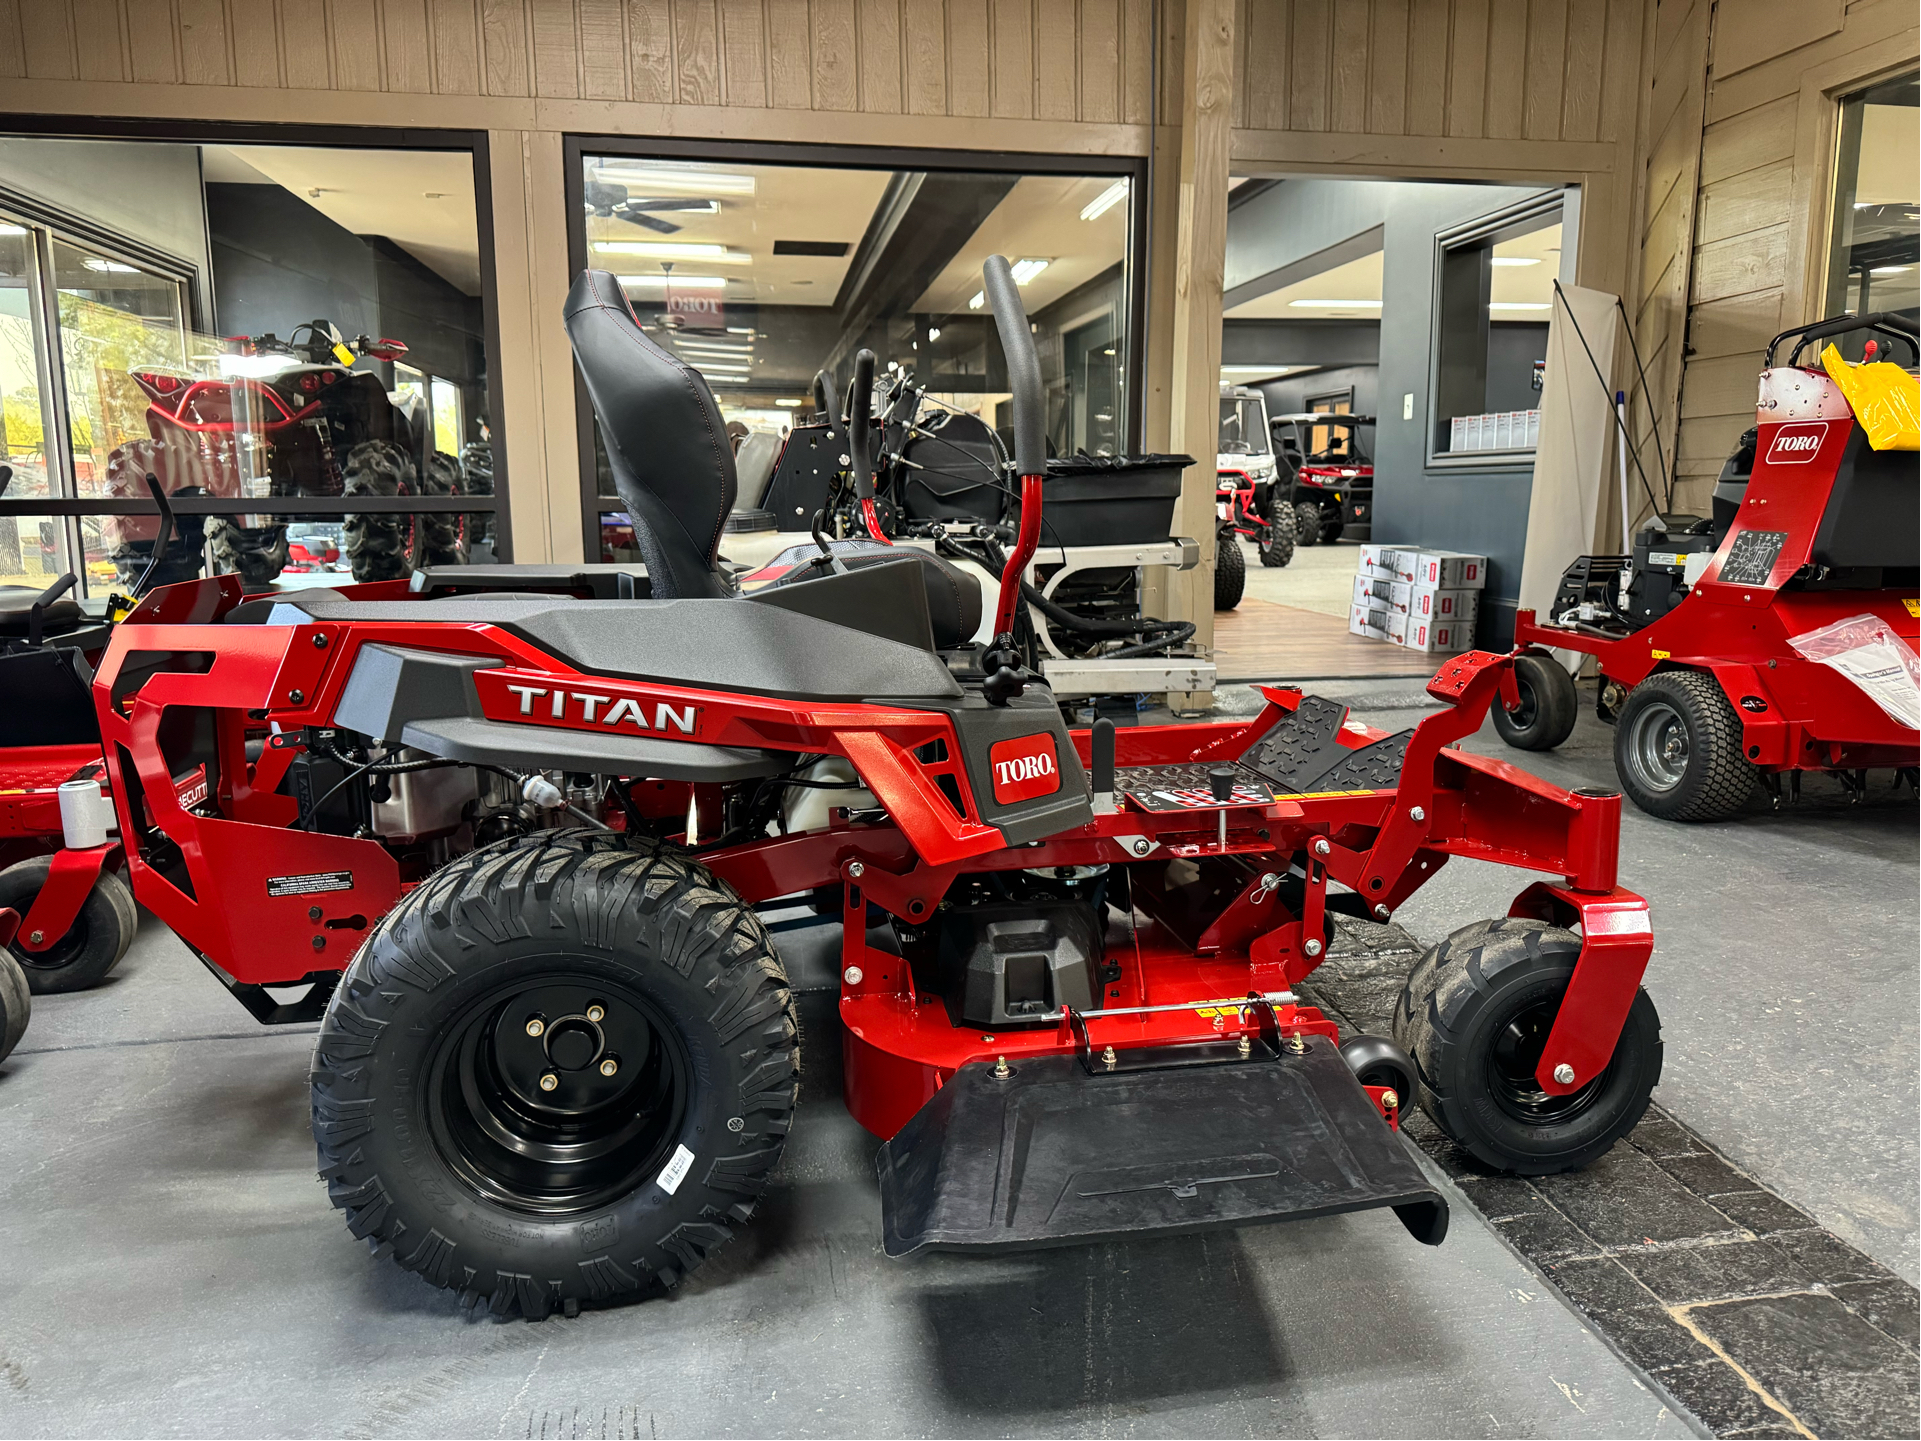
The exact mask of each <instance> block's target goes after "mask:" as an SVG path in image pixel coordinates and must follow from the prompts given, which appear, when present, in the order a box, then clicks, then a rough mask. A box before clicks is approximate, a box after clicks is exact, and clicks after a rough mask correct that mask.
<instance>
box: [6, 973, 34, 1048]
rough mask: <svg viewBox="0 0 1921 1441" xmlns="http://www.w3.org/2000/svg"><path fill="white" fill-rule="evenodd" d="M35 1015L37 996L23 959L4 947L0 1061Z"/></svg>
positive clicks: (24, 1031) (17, 1042) (16, 1042)
mask: <svg viewBox="0 0 1921 1441" xmlns="http://www.w3.org/2000/svg"><path fill="white" fill-rule="evenodd" d="M32 1015H33V996H32V994H31V993H30V992H29V991H28V990H27V977H26V973H25V972H24V971H22V970H21V969H20V964H19V962H17V961H15V960H14V958H13V957H12V956H10V955H8V954H7V953H6V952H5V951H0V1061H4V1060H6V1058H7V1057H8V1055H9V1054H11V1053H12V1051H13V1048H14V1047H15V1046H17V1045H19V1044H20V1038H21V1037H22V1036H24V1035H26V1033H27V1021H28V1019H29V1018H30V1017H31V1016H32Z"/></svg>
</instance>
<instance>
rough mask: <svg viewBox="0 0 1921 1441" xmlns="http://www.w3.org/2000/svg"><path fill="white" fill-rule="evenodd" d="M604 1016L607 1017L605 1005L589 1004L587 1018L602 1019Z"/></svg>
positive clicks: (591, 1019)
mask: <svg viewBox="0 0 1921 1441" xmlns="http://www.w3.org/2000/svg"><path fill="white" fill-rule="evenodd" d="M606 1018H607V1008H606V1007H605V1006H589V1007H588V1008H587V1019H588V1020H590V1021H603V1020H605V1019H606Z"/></svg>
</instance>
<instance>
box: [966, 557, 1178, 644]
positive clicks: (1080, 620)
mask: <svg viewBox="0 0 1921 1441" xmlns="http://www.w3.org/2000/svg"><path fill="white" fill-rule="evenodd" d="M980 542H981V548H982V550H984V551H985V552H986V555H987V558H988V561H989V562H990V566H989V568H990V569H991V570H1004V569H1005V568H1006V566H1007V557H1006V554H1005V552H1003V551H1002V550H1001V548H1000V546H999V545H998V544H997V543H996V542H995V541H994V540H993V538H992V537H990V536H982V537H980ZM946 544H948V545H949V546H950V547H952V548H953V549H954V550H955V551H956V552H957V553H958V554H960V555H966V554H967V552H966V551H965V550H962V549H961V548H960V547H959V546H955V545H953V542H951V541H949V542H946ZM936 548H937V549H938V547H936ZM969 559H975V557H969ZM1021 599H1022V600H1024V601H1026V602H1027V603H1028V604H1029V605H1031V606H1033V607H1034V608H1035V609H1036V610H1038V611H1039V612H1040V613H1041V614H1042V615H1044V616H1046V617H1047V618H1048V619H1049V620H1051V621H1053V622H1054V624H1056V625H1058V626H1062V627H1064V628H1066V629H1067V630H1071V631H1073V632H1075V633H1076V634H1078V635H1085V636H1124V635H1138V636H1141V637H1143V639H1142V640H1140V641H1138V642H1136V643H1135V644H1134V645H1128V646H1122V647H1120V648H1119V649H1118V650H1111V651H1103V652H1102V653H1101V655H1100V657H1099V658H1100V659H1103V660H1126V659H1130V658H1133V657H1136V656H1144V655H1154V654H1156V653H1157V652H1160V651H1164V650H1167V649H1169V648H1170V647H1173V646H1177V645H1180V644H1182V643H1183V642H1184V641H1186V640H1188V639H1189V638H1190V637H1192V636H1193V634H1194V630H1195V627H1194V623H1193V622H1192V621H1185V620H1155V619H1154V618H1153V617H1151V616H1141V617H1140V618H1139V619H1138V620H1101V619H1099V618H1098V617H1094V616H1084V615H1075V614H1074V612H1073V611H1071V610H1068V609H1066V608H1064V607H1063V606H1061V605H1059V604H1057V603H1056V602H1054V601H1053V600H1052V599H1050V598H1049V597H1047V596H1046V595H1043V594H1042V593H1041V592H1040V590H1038V589H1037V588H1036V587H1034V586H1032V585H1030V584H1029V583H1028V582H1026V581H1025V580H1023V581H1022V582H1021Z"/></svg>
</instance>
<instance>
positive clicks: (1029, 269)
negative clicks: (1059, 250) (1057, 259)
mask: <svg viewBox="0 0 1921 1441" xmlns="http://www.w3.org/2000/svg"><path fill="white" fill-rule="evenodd" d="M1053 263H1054V262H1053V261H1051V260H1034V259H1027V260H1016V261H1015V262H1014V263H1013V265H1012V266H1010V267H1009V269H1011V270H1012V271H1013V273H1014V284H1016V285H1025V284H1027V282H1028V281H1030V280H1032V279H1033V278H1034V277H1035V276H1036V275H1039V274H1040V273H1041V272H1042V271H1043V270H1045V269H1047V267H1048V266H1050V265H1052V264H1053Z"/></svg>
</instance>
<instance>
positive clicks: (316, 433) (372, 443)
mask: <svg viewBox="0 0 1921 1441" xmlns="http://www.w3.org/2000/svg"><path fill="white" fill-rule="evenodd" d="M303 336H304V337H305V338H304V339H302V337H303ZM233 343H234V345H235V347H236V348H237V351H238V353H237V354H236V355H234V356H232V357H230V358H229V359H228V360H227V361H226V362H225V363H226V365H227V367H228V370H229V371H230V372H231V373H223V374H222V375H220V376H218V377H213V378H200V379H196V378H194V377H192V376H182V375H175V374H172V373H170V372H167V371H161V370H137V371H134V372H133V379H134V382H135V384H137V385H138V386H139V387H140V388H141V390H142V391H143V392H145V394H146V396H147V399H148V401H149V405H148V407H147V429H148V431H149V432H150V433H151V438H150V439H148V440H137V441H132V442H130V443H128V444H126V445H123V446H121V447H119V448H118V449H116V450H115V451H114V452H113V454H112V455H110V456H109V457H108V458H107V492H108V494H110V495H116V496H121V495H124V496H138V495H144V494H145V493H146V492H145V481H146V477H147V476H149V475H152V476H154V477H156V478H157V479H158V480H159V482H160V486H161V489H162V490H163V491H164V492H166V493H167V494H168V495H211V496H220V497H227V498H238V497H243V496H259V497H265V496H303V495H306V496H327V497H333V496H353V495H369V496H392V495H456V494H460V493H461V492H462V490H463V486H462V483H461V482H462V476H461V466H460V462H459V461H458V460H456V459H455V458H454V457H453V456H450V455H446V454H443V453H440V452H438V451H436V450H435V449H434V444H433V427H432V420H431V417H430V416H429V415H428V414H427V410H426V405H425V402H424V401H423V400H422V399H421V398H420V397H419V396H418V395H401V394H398V393H390V392H389V391H388V390H387V389H386V387H385V386H384V385H382V384H381V381H380V377H379V376H377V375H374V374H372V373H370V372H368V371H364V370H354V369H352V368H351V367H352V365H353V363H354V361H355V360H356V359H357V358H359V357H361V356H371V357H373V358H374V359H377V360H386V361H392V360H397V359H399V358H400V357H401V356H402V355H405V354H406V352H407V347H406V346H405V345H404V344H402V343H401V342H400V341H398V340H370V339H369V338H368V337H366V336H364V335H363V336H361V337H359V338H358V339H357V340H354V341H352V342H348V341H347V340H345V339H344V338H343V337H342V336H341V335H340V334H339V332H338V331H337V330H336V329H335V328H334V327H333V326H332V325H330V324H329V323H328V322H326V321H324V320H316V321H313V322H311V323H309V324H306V325H303V326H300V327H299V328H298V329H296V330H295V331H294V332H293V335H292V338H291V339H288V340H281V339H279V338H278V337H277V336H274V335H272V334H271V333H270V334H266V335H260V336H255V337H253V338H251V339H247V338H240V339H238V340H236V341H235V342H233ZM236 365H237V366H238V369H235V368H234V367H235V366H236ZM248 519H251V518H250V517H231V518H229V517H224V516H223V517H218V518H215V519H213V520H212V521H211V522H208V521H204V520H202V519H201V518H198V517H193V518H189V519H188V520H187V521H186V523H185V524H184V525H183V526H182V527H181V530H180V532H179V533H178V535H177V538H176V540H175V543H174V545H173V546H172V547H170V548H169V550H168V552H167V554H166V555H165V556H163V557H162V562H161V564H162V569H161V571H160V572H159V574H158V577H157V582H156V583H158V584H171V583H174V582H176V581H180V580H188V579H191V578H193V577H194V576H197V575H199V574H200V569H201V547H202V545H203V543H204V542H206V541H211V543H212V548H213V554H214V558H215V560H216V561H217V562H219V564H220V565H221V567H222V569H224V570H228V571H231V572H234V573H235V574H238V575H239V576H240V577H241V579H242V581H243V582H244V583H245V584H246V585H247V586H249V587H250V588H254V589H258V588H260V587H263V586H265V585H267V584H269V583H270V582H272V580H273V578H274V577H275V576H277V575H279V574H280V573H281V571H282V570H283V569H285V568H286V567H287V566H288V563H289V561H290V560H291V558H292V557H291V553H290V548H289V545H288V541H287V520H288V519H289V518H288V517H280V518H278V519H267V520H266V523H264V524H260V525H249V524H246V523H245V522H246V521H247V520H248ZM409 520H410V518H409V517H408V516H405V515H357V516H350V517H348V519H347V521H346V524H345V526H344V527H343V529H344V531H345V549H346V553H347V557H348V560H349V561H350V562H351V564H352V567H353V573H354V578H355V579H357V580H391V579H395V578H398V577H401V576H405V575H408V574H410V573H411V572H412V570H413V568H414V567H415V566H416V565H435V564H440V565H447V564H453V563H457V562H458V561H460V560H461V559H463V558H464V556H463V551H462V547H461V542H460V535H459V521H460V517H459V516H457V515H426V514H422V515H416V516H413V517H411V522H412V524H411V533H410V530H409ZM155 530H156V522H154V521H150V520H145V519H142V518H139V517H114V518H111V519H109V520H106V521H104V522H102V533H103V540H104V541H105V543H106V544H107V545H109V546H110V547H112V551H111V554H112V558H113V561H114V564H115V566H116V567H117V568H118V570H119V571H120V575H121V580H122V583H130V582H131V581H132V578H133V576H134V575H135V574H137V573H140V572H141V571H142V570H143V569H144V568H145V566H146V564H147V561H148V559H149V557H150V556H151V554H152V550H153V540H154V534H155Z"/></svg>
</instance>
